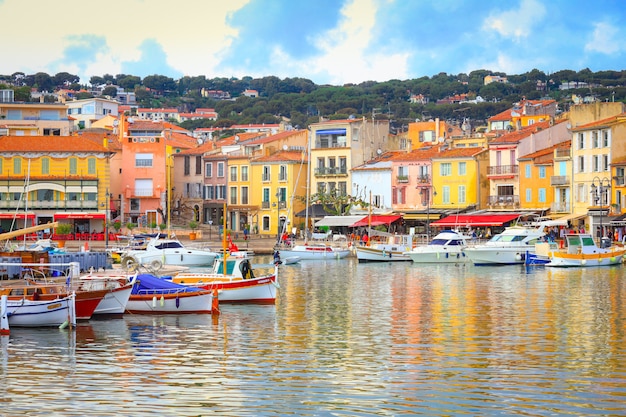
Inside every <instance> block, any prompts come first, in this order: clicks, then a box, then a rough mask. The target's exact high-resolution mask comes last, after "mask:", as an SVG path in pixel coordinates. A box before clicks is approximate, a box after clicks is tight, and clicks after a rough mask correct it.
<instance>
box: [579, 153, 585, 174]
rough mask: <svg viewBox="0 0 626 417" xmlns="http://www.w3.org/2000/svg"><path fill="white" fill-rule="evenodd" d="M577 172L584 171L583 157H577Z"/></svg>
mask: <svg viewBox="0 0 626 417" xmlns="http://www.w3.org/2000/svg"><path fill="white" fill-rule="evenodd" d="M578 172H585V157H584V156H579V157H578Z"/></svg>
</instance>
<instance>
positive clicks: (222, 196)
mask: <svg viewBox="0 0 626 417" xmlns="http://www.w3.org/2000/svg"><path fill="white" fill-rule="evenodd" d="M215 198H216V199H217V200H226V186H225V185H216V186H215Z"/></svg>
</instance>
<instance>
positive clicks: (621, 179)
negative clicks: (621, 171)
mask: <svg viewBox="0 0 626 417" xmlns="http://www.w3.org/2000/svg"><path fill="white" fill-rule="evenodd" d="M613 181H615V186H616V187H623V186H624V185H625V184H626V183H625V182H624V176H623V175H622V176H615V177H613Z"/></svg>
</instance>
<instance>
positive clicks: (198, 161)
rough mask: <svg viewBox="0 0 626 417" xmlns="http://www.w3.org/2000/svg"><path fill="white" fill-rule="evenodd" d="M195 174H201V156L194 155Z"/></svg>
mask: <svg viewBox="0 0 626 417" xmlns="http://www.w3.org/2000/svg"><path fill="white" fill-rule="evenodd" d="M196 175H202V157H201V156H196Z"/></svg>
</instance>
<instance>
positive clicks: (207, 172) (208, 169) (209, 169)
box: [204, 162, 213, 178]
mask: <svg viewBox="0 0 626 417" xmlns="http://www.w3.org/2000/svg"><path fill="white" fill-rule="evenodd" d="M204 176H205V177H207V178H211V177H212V176H213V163H212V162H207V163H206V164H205V165H204Z"/></svg>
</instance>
